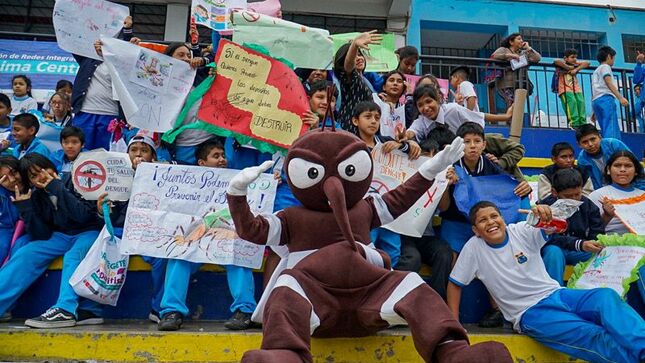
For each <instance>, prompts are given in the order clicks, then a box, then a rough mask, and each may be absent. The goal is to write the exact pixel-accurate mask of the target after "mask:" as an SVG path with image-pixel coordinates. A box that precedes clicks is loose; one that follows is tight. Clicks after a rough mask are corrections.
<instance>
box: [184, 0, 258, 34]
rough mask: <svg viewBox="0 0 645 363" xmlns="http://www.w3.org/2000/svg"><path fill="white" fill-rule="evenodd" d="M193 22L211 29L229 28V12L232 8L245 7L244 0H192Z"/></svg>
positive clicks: (222, 29)
mask: <svg viewBox="0 0 645 363" xmlns="http://www.w3.org/2000/svg"><path fill="white" fill-rule="evenodd" d="M192 9H193V12H192V14H193V17H194V18H195V23H197V24H199V25H204V26H207V27H209V28H211V29H213V30H217V31H225V30H228V29H229V26H230V24H229V19H230V14H231V11H232V10H233V9H246V0H193V1H192Z"/></svg>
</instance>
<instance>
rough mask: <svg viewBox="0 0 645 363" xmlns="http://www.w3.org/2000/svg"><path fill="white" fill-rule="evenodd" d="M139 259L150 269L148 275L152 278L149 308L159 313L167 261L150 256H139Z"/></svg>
mask: <svg viewBox="0 0 645 363" xmlns="http://www.w3.org/2000/svg"><path fill="white" fill-rule="evenodd" d="M141 258H142V259H143V260H144V261H145V262H146V263H148V264H149V265H150V266H151V267H152V269H151V270H150V275H151V276H152V301H151V305H152V306H151V308H152V310H154V311H156V312H160V311H161V300H162V298H163V294H164V281H165V278H166V268H167V265H168V259H165V258H159V257H150V256H141Z"/></svg>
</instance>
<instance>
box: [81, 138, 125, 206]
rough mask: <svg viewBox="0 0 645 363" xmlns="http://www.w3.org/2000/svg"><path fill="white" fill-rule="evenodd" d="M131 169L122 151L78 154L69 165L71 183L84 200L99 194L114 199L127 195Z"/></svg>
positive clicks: (121, 198)
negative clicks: (105, 194)
mask: <svg viewBox="0 0 645 363" xmlns="http://www.w3.org/2000/svg"><path fill="white" fill-rule="evenodd" d="M133 178H134V169H132V163H131V162H130V157H129V156H128V154H125V153H117V152H111V151H104V150H95V151H86V152H83V153H80V154H79V155H78V158H77V159H76V160H75V161H74V167H73V168H72V182H73V183H74V188H75V189H76V191H77V192H78V193H79V194H81V195H82V196H83V198H84V199H86V200H97V199H98V198H99V196H100V195H101V194H103V193H107V194H108V198H109V199H110V200H114V201H118V200H120V201H123V200H128V199H129V198H130V192H131V191H132V180H133Z"/></svg>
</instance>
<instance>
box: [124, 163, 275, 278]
mask: <svg viewBox="0 0 645 363" xmlns="http://www.w3.org/2000/svg"><path fill="white" fill-rule="evenodd" d="M239 172H240V171H239V170H233V169H216V168H205V167H199V166H187V165H167V164H152V163H144V164H141V165H139V167H138V168H137V174H136V177H135V180H134V184H133V188H132V189H133V190H132V197H131V198H130V204H129V206H128V212H127V215H126V221H125V228H124V231H123V239H122V241H121V252H122V253H125V254H128V255H143V256H152V257H161V258H173V259H181V260H187V261H192V262H202V263H215V264H222V265H238V266H243V267H249V268H259V267H260V266H261V265H262V258H263V256H264V246H261V245H257V244H254V243H251V242H248V241H245V240H243V239H241V238H240V237H239V236H238V235H237V233H236V232H235V226H234V225H233V220H232V218H231V215H230V212H229V210H228V203H227V200H226V189H227V188H228V184H229V182H230V180H231V178H233V177H234V176H235V175H236V174H237V173H239ZM276 188H277V181H276V180H274V179H273V176H272V175H269V174H262V175H261V176H260V178H259V179H258V180H256V181H255V182H254V183H252V184H251V185H250V186H249V190H248V196H247V198H248V201H249V206H250V208H251V211H253V212H254V213H258V214H259V213H271V212H272V211H273V202H274V199H275V194H276Z"/></svg>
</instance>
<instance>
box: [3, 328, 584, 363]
mask: <svg viewBox="0 0 645 363" xmlns="http://www.w3.org/2000/svg"><path fill="white" fill-rule="evenodd" d="M386 334H387V333H386ZM386 334H383V335H378V336H372V337H366V338H338V339H313V341H312V350H313V352H314V361H315V362H320V363H328V362H334V363H339V362H347V363H352V362H410V363H414V362H422V360H421V359H420V358H419V356H418V355H417V353H416V350H415V348H414V343H413V342H412V338H411V337H410V336H407V335H386ZM261 339H262V336H261V334H260V333H257V332H254V333H235V334H226V333H182V332H173V333H167V334H162V333H147V332H144V333H136V332H111V331H105V332H87V333H85V332H71V331H70V332H65V331H62V330H58V331H55V332H54V331H36V330H25V331H10V332H7V331H4V332H0V359H2V360H46V359H53V360H88V359H92V360H99V361H100V360H106V361H117V362H151V361H154V362H239V361H240V359H241V358H242V354H244V352H245V351H247V350H250V349H256V348H258V347H259V346H260V343H261ZM470 339H471V343H479V342H483V341H488V340H495V341H498V342H501V343H503V344H505V345H506V346H507V347H508V348H509V350H510V351H511V354H512V355H513V358H514V361H516V362H534V363H556V362H563V363H564V362H568V363H569V362H571V360H570V358H569V357H568V356H566V355H563V354H561V353H558V352H555V351H553V350H551V349H549V348H546V347H544V346H543V345H541V344H539V343H537V342H535V341H534V340H532V339H531V338H528V337H526V336H522V335H518V334H505V335H486V334H476V335H471V336H470Z"/></svg>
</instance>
